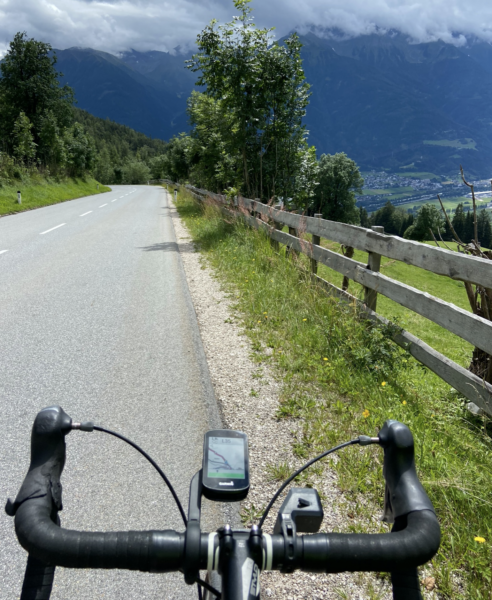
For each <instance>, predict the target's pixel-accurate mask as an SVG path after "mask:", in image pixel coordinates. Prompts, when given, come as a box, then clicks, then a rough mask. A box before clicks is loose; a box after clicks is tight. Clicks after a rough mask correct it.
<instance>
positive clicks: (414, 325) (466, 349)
mask: <svg viewBox="0 0 492 600" xmlns="http://www.w3.org/2000/svg"><path fill="white" fill-rule="evenodd" d="M323 245H324V246H325V247H327V248H329V249H330V250H333V251H335V252H340V244H337V243H336V242H328V241H326V240H323ZM432 245H434V246H435V244H434V243H432ZM448 245H449V246H450V247H452V248H453V249H456V244H454V245H453V244H448ZM354 260H358V261H359V262H362V263H364V264H367V262H368V255H367V252H361V251H360V250H355V252H354ZM381 273H383V274H384V275H387V276H388V277H391V278H392V279H396V280H397V281H401V282H402V283H406V284H407V285H411V286H412V287H415V288H417V289H419V290H421V291H423V292H428V293H429V294H431V295H432V296H436V297H437V298H441V299H442V300H445V301H446V302H451V303H453V304H456V306H459V307H460V308H463V309H465V310H467V311H470V305H469V303H468V298H467V295H466V292H465V288H464V284H463V283H462V282H460V281H455V280H453V279H449V277H443V276H441V275H436V274H435V273H431V272H429V271H425V270H424V269H420V268H418V267H413V266H412V265H407V264H405V263H402V262H400V261H395V260H391V259H389V258H385V257H383V258H382V259H381ZM318 275H319V276H320V277H323V279H326V280H327V281H329V282H330V283H333V284H334V285H336V286H337V287H341V286H342V279H343V276H342V275H340V273H337V272H336V271H333V270H332V269H329V268H328V267H326V266H325V265H321V264H320V265H319V267H318ZM348 291H349V292H350V293H351V294H352V295H354V296H356V297H358V298H360V299H362V298H363V297H364V295H363V294H364V292H363V288H362V286H361V285H359V284H358V283H355V282H353V281H350V283H349V289H348ZM377 302H378V303H377V312H378V313H379V314H381V315H383V316H384V317H386V318H387V319H390V320H391V321H394V322H397V323H398V324H399V325H400V326H401V327H403V328H404V329H406V330H407V331H409V332H410V333H413V334H414V335H416V336H417V337H419V338H420V339H422V340H423V341H424V342H426V343H427V344H429V345H430V346H432V347H433V348H435V349H436V350H438V351H439V352H441V353H442V354H445V355H446V356H448V358H451V360H454V361H455V362H457V363H458V364H460V365H461V366H463V367H468V365H469V363H470V357H471V353H472V346H471V345H470V344H469V343H468V342H465V341H464V340H462V339H461V338H460V337H458V336H456V335H454V334H452V333H450V332H449V331H447V330H446V329H443V328H442V327H440V326H439V325H436V324H435V323H433V322H432V321H429V320H428V319H426V318H425V317H422V316H420V315H418V314H417V313H414V312H413V311H411V310H409V309H407V308H405V307H403V306H401V304H398V303H397V302H394V301H393V300H390V299H389V298H386V297H385V296H382V295H381V294H379V295H378V301H377Z"/></svg>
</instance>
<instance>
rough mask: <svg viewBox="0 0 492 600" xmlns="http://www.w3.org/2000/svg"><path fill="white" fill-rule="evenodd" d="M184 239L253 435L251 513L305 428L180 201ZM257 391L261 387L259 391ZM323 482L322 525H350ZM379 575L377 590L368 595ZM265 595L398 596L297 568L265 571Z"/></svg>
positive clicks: (217, 357)
mask: <svg viewBox="0 0 492 600" xmlns="http://www.w3.org/2000/svg"><path fill="white" fill-rule="evenodd" d="M171 214H172V218H173V223H174V228H175V232H176V239H177V242H178V247H179V251H180V253H181V257H182V260H183V265H184V270H185V274H186V278H187V281H188V286H189V289H190V293H191V297H192V300H193V304H194V306H195V311H196V314H197V319H198V324H199V327H200V333H201V336H202V341H203V345H204V349H205V354H206V358H207V361H208V367H209V370H210V375H211V378H212V383H213V386H214V389H215V395H216V398H217V401H218V403H219V407H220V410H221V412H222V417H223V421H224V425H225V426H226V427H228V428H231V429H239V430H242V431H245V432H246V433H247V434H248V436H249V440H250V464H251V465H252V468H251V488H250V492H249V495H248V499H247V501H245V502H244V503H243V507H242V511H243V514H245V513H246V512H248V511H250V512H254V511H255V510H259V509H262V508H263V507H264V506H265V505H266V504H267V502H268V500H269V499H270V498H271V496H272V495H273V493H274V492H275V491H276V489H277V488H278V485H279V484H278V483H275V482H271V481H270V475H269V470H268V466H269V465H272V464H278V463H288V464H289V465H290V466H291V467H294V466H298V465H299V466H300V464H301V463H300V462H299V460H298V459H297V458H296V457H295V456H294V455H293V453H292V450H291V446H292V441H293V439H294V438H295V437H296V436H297V435H298V431H297V424H296V423H295V422H294V421H292V420H278V419H277V418H276V416H275V415H276V409H277V406H278V403H279V393H280V390H281V386H282V383H281V381H278V380H277V379H276V377H275V375H274V373H273V372H272V370H271V369H270V368H269V365H267V364H265V363H262V364H258V363H256V362H254V361H253V360H252V359H251V355H252V354H253V349H252V347H251V344H250V342H249V339H248V338H247V337H246V335H244V333H243V332H242V330H241V323H240V315H238V314H237V312H236V311H235V310H234V308H233V305H234V294H233V290H226V289H225V288H224V286H223V285H222V284H221V283H220V281H219V278H218V277H217V275H216V274H215V272H214V270H213V269H212V268H211V267H210V266H209V265H208V264H207V262H206V260H205V259H204V257H203V256H202V255H201V254H200V253H199V252H197V251H196V249H195V246H194V244H193V241H192V238H191V236H190V234H189V232H188V230H187V229H186V227H185V226H184V223H183V222H182V221H181V219H180V218H179V215H178V212H177V210H176V208H175V207H174V205H173V207H172V209H171ZM252 392H253V393H252ZM316 488H317V489H318V491H319V492H320V493H321V494H322V495H323V496H324V498H325V500H324V507H325V518H324V521H323V525H322V531H333V530H343V529H344V528H346V520H347V518H346V517H345V516H344V515H345V514H346V510H347V509H346V508H345V510H344V509H343V506H344V502H343V499H342V495H341V493H340V491H339V489H338V488H337V486H336V475H335V473H334V472H333V471H330V470H329V469H325V472H324V474H323V478H322V479H320V480H319V482H316ZM278 508H279V506H276V507H274V508H273V509H272V511H271V513H270V516H269V518H268V519H267V527H266V529H267V530H269V529H270V528H272V527H273V523H274V519H275V517H276V513H277V510H278ZM369 579H370V580H371V583H372V586H371V587H373V589H374V590H376V593H375V594H371V595H368V592H367V583H368V580H369ZM261 583H262V596H263V597H272V598H286V599H287V600H300V599H307V598H310V599H326V600H332V599H333V600H335V599H351V600H363V599H364V600H365V599H369V598H378V599H380V600H383V599H386V598H390V597H391V596H390V595H389V594H388V588H387V586H386V585H384V586H383V584H382V582H381V580H376V579H375V578H373V577H369V576H367V575H361V574H349V573H342V574H339V575H310V574H306V573H299V572H296V573H294V574H293V575H290V576H285V575H282V574H280V573H278V572H266V573H263V574H262V577H261Z"/></svg>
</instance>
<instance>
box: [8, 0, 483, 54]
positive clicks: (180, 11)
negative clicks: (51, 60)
mask: <svg viewBox="0 0 492 600" xmlns="http://www.w3.org/2000/svg"><path fill="white" fill-rule="evenodd" d="M252 6H253V9H254V15H255V18H256V22H257V24H259V25H261V26H268V27H276V35H277V37H281V36H282V35H284V34H286V33H288V32H289V31H290V30H291V29H293V28H299V29H301V28H305V27H307V26H309V25H315V26H320V27H339V28H341V29H343V30H345V31H347V32H348V33H350V34H351V35H358V34H360V33H367V32H371V31H374V29H375V27H376V26H378V27H379V28H383V29H385V28H393V29H398V30H400V31H402V32H404V33H406V34H408V35H409V36H411V37H412V38H413V39H415V40H418V41H420V40H429V39H436V38H442V39H444V40H451V39H453V36H454V39H455V40H456V34H457V33H458V32H460V33H464V34H475V35H477V36H478V37H480V38H482V39H486V40H488V41H490V42H492V0H261V1H260V0H256V1H255V0H253V3H252ZM235 12H236V11H235V9H234V6H233V3H232V0H174V1H169V0H0V56H1V55H3V54H4V53H5V51H6V49H7V47H8V44H9V41H10V40H11V39H12V38H13V36H14V34H15V33H16V32H17V31H26V32H27V34H28V36H29V37H34V38H35V39H38V40H42V41H45V42H49V43H50V44H51V45H52V46H53V47H55V48H60V49H65V48H70V47H71V46H82V47H91V48H97V49H99V50H105V51H107V52H111V53H113V54H117V53H118V52H121V51H123V50H128V49H130V48H135V49H137V50H141V51H145V50H162V51H171V50H173V48H175V47H177V46H181V47H184V48H186V47H191V45H192V44H193V42H194V40H195V38H196V35H197V33H198V32H199V31H201V29H203V27H204V26H205V25H206V24H207V23H208V22H209V21H210V20H211V19H212V18H216V19H218V20H219V21H222V22H226V21H229V20H230V19H231V17H232V15H233V14H235ZM458 43H459V41H458Z"/></svg>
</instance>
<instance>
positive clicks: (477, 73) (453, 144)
mask: <svg viewBox="0 0 492 600" xmlns="http://www.w3.org/2000/svg"><path fill="white" fill-rule="evenodd" d="M300 38H301V41H302V43H303V48H302V59H303V66H304V71H305V74H306V78H307V81H308V82H309V83H310V84H311V92H312V95H311V99H310V104H309V106H308V108H307V114H306V117H305V123H306V126H307V129H308V130H309V141H310V143H312V144H314V145H315V146H316V148H317V151H318V154H319V155H320V154H322V153H330V154H333V153H335V152H346V153H347V154H348V155H349V156H350V157H351V158H353V159H354V160H355V161H356V162H357V163H358V164H359V166H360V167H361V168H362V169H363V170H371V169H377V170H382V169H386V170H389V171H392V172H406V171H417V172H421V171H429V172H434V173H438V174H450V173H456V172H457V170H458V168H459V165H460V164H461V163H462V164H463V166H464V168H465V169H466V170H467V172H469V173H473V174H474V175H476V176H483V177H488V176H490V175H492V45H491V44H489V43H487V42H483V41H480V40H478V39H469V40H468V43H467V45H466V46H463V47H457V46H454V45H452V44H449V43H445V42H443V41H440V40H439V41H434V42H428V43H411V41H409V40H408V38H407V37H406V36H404V35H402V34H400V33H398V32H394V31H393V32H386V33H385V34H381V35H380V34H372V35H364V36H359V37H356V38H346V37H345V36H344V35H343V33H342V32H338V31H332V30H327V31H325V32H322V35H321V36H320V34H319V30H317V32H316V35H315V33H313V32H308V33H306V34H303V35H301V36H300ZM56 53H57V57H58V68H59V70H61V71H62V72H63V73H64V77H63V82H64V83H65V82H66V83H68V84H69V85H70V86H72V87H73V89H74V90H75V95H76V98H77V100H78V106H79V108H82V109H84V110H87V111H88V112H90V113H92V114H94V115H95V116H98V117H102V118H109V119H111V120H113V121H116V122H119V123H123V124H125V125H128V126H129V127H132V128H133V129H136V130H137V131H141V132H143V133H145V134H147V135H149V136H151V137H157V138H162V139H169V138H170V137H172V136H173V135H175V134H177V133H179V132H181V131H188V129H189V126H188V123H187V116H186V100H187V98H188V96H189V95H190V93H191V91H192V90H193V89H194V88H195V80H196V75H195V74H194V73H191V72H189V71H188V70H187V69H186V68H185V65H184V61H185V60H186V59H187V58H189V57H188V56H185V55H182V54H180V53H179V52H176V53H175V54H171V53H165V52H157V51H152V52H137V51H135V50H131V51H128V52H124V53H122V54H121V55H119V56H113V55H111V54H108V53H105V52H100V51H98V50H93V49H90V48H70V49H68V50H57V51H56Z"/></svg>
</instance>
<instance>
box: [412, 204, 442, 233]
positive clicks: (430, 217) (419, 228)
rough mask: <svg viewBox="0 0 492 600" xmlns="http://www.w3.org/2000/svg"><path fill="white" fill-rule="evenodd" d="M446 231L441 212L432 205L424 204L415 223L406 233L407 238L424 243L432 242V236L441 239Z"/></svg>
mask: <svg viewBox="0 0 492 600" xmlns="http://www.w3.org/2000/svg"><path fill="white" fill-rule="evenodd" d="M442 231H444V220H443V217H442V214H441V211H440V210H439V209H438V208H437V207H436V206H434V205H432V204H424V205H423V206H422V207H421V208H420V210H419V212H418V215H417V218H416V219H415V223H414V224H413V225H411V226H410V227H409V228H408V229H407V230H406V231H405V237H406V238H409V239H412V240H417V241H419V242H423V241H424V240H432V235H434V236H435V237H436V238H438V239H439V233H440V232H442Z"/></svg>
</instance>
